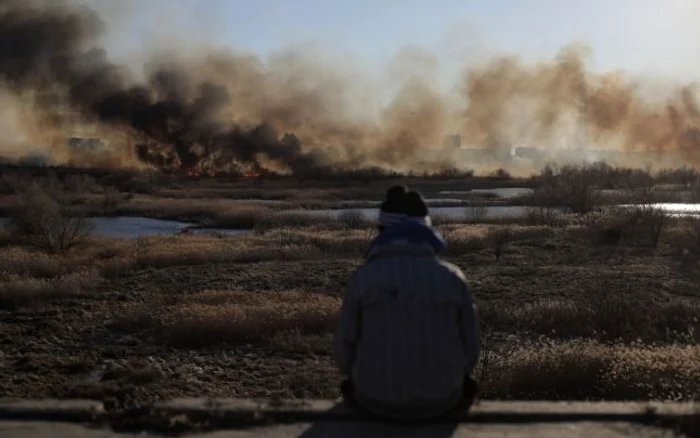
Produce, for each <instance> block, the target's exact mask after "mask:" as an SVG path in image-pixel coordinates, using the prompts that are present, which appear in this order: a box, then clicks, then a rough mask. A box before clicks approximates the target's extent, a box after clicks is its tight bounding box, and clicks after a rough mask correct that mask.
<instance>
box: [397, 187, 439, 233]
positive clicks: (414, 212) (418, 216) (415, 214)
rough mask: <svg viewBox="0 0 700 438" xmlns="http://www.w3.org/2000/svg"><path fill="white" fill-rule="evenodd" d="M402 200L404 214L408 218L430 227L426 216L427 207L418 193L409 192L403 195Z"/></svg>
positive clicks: (428, 218)
mask: <svg viewBox="0 0 700 438" xmlns="http://www.w3.org/2000/svg"><path fill="white" fill-rule="evenodd" d="M403 199H404V201H403V205H404V213H405V214H406V216H407V217H408V218H410V219H411V220H415V221H418V222H421V223H423V224H425V225H428V226H431V225H432V222H431V220H430V215H429V214H428V206H427V205H425V201H424V200H423V197H422V196H421V195H420V193H418V192H416V191H414V190H411V191H410V192H407V193H406V194H405V195H404V198H403Z"/></svg>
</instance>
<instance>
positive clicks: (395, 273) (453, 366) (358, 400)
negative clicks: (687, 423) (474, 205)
mask: <svg viewBox="0 0 700 438" xmlns="http://www.w3.org/2000/svg"><path fill="white" fill-rule="evenodd" d="M444 248H445V242H444V240H443V239H442V237H441V236H440V234H439V233H438V232H437V231H436V230H434V229H433V228H432V226H431V220H430V217H429V215H428V209H427V207H426V205H425V202H424V201H423V199H422V198H421V196H420V195H419V194H418V193H417V192H409V191H407V190H406V188H405V187H403V186H396V187H392V188H391V189H389V191H388V192H387V197H386V199H385V201H384V202H383V203H382V206H381V209H380V215H379V235H378V236H377V237H376V238H375V239H374V240H373V241H372V243H371V244H370V247H369V249H368V251H367V254H366V261H365V263H364V264H363V265H362V266H361V267H359V268H358V269H357V271H356V272H355V273H354V274H353V275H352V277H351V279H350V281H349V283H348V288H347V292H346V295H345V298H344V301H343V305H342V309H341V315H340V321H339V326H338V330H337V333H336V337H335V354H336V362H337V364H338V366H339V368H340V371H341V372H342V373H343V374H345V375H346V376H347V380H346V381H345V382H344V383H343V385H342V388H341V390H342V392H343V395H344V397H345V398H346V400H348V401H349V402H351V404H355V405H359V407H361V408H363V409H364V410H366V411H369V412H370V413H372V414H375V415H378V416H380V417H387V418H393V419H430V418H435V417H440V416H442V415H443V414H447V413H449V412H452V411H454V410H455V409H458V408H460V407H463V406H466V407H467V408H468V406H469V405H470V404H471V402H472V400H473V398H474V397H475V392H476V383H475V382H474V380H473V379H472V378H471V373H472V371H473V369H474V366H475V364H476V361H477V359H478V355H479V330H478V322H477V317H476V308H475V305H474V301H473V299H472V296H471V292H470V291H469V288H468V286H467V283H466V279H465V277H464V274H463V273H462V271H461V270H460V269H459V268H457V267H456V266H454V265H452V264H450V263H447V262H444V261H441V260H440V259H439V258H438V255H439V254H440V253H441V252H442V251H443V250H444Z"/></svg>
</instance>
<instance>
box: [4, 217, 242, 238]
mask: <svg viewBox="0 0 700 438" xmlns="http://www.w3.org/2000/svg"><path fill="white" fill-rule="evenodd" d="M89 221H90V224H91V225H92V233H93V234H95V235H97V236H102V237H116V238H136V237H142V236H168V235H174V234H178V233H180V232H183V231H184V230H187V232H188V233H189V234H224V235H241V234H246V233H248V232H249V231H248V230H230V229H212V228H191V227H192V226H193V224H190V223H187V222H178V221H170V220H161V219H151V218H145V217H131V216H119V217H95V218H90V219H89ZM8 222H9V219H7V218H1V219H0V225H2V226H5V225H6V224H7V223H8Z"/></svg>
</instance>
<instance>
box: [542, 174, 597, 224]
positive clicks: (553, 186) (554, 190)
mask: <svg viewBox="0 0 700 438" xmlns="http://www.w3.org/2000/svg"><path fill="white" fill-rule="evenodd" d="M546 175H547V177H546V178H545V181H544V185H543V186H542V187H541V188H540V189H538V190H536V191H535V193H534V194H533V195H532V198H531V199H532V204H533V205H536V206H540V207H566V208H568V209H569V210H571V211H572V212H573V213H577V214H586V213H588V212H590V211H593V209H594V208H595V207H596V205H597V204H598V203H599V196H598V195H597V193H596V191H595V190H594V188H595V184H596V182H597V181H596V172H595V168H594V167H592V166H582V167H574V166H565V167H563V168H562V169H561V170H560V171H559V173H558V174H554V173H551V174H550V173H549V172H547V173H546Z"/></svg>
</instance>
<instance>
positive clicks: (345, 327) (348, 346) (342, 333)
mask: <svg viewBox="0 0 700 438" xmlns="http://www.w3.org/2000/svg"><path fill="white" fill-rule="evenodd" d="M357 277H358V276H357V275H353V276H352V278H351V279H350V281H349V282H348V287H347V290H346V292H345V298H344V299H343V304H342V306H341V309H340V318H339V321H338V327H337V329H336V333H335V339H334V350H335V362H336V365H337V366H338V368H339V369H340V372H341V373H342V374H345V375H349V374H350V372H351V370H352V365H353V363H354V361H355V348H356V345H357V341H358V339H359V336H360V300H359V297H360V292H361V290H360V286H359V281H358V278H357Z"/></svg>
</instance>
